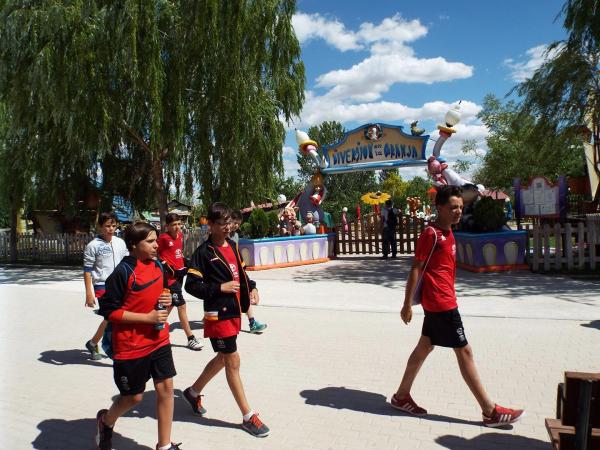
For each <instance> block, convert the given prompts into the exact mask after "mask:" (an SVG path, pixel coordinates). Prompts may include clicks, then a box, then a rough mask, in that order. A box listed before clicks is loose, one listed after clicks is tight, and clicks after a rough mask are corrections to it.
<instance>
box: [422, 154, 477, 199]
mask: <svg viewBox="0 0 600 450" xmlns="http://www.w3.org/2000/svg"><path fill="white" fill-rule="evenodd" d="M427 171H428V172H429V174H430V175H431V177H432V178H433V184H434V185H435V186H437V187H440V186H444V185H451V186H459V187H461V188H462V189H463V195H462V197H463V202H464V203H465V204H469V203H471V202H473V201H474V200H476V199H477V197H479V192H480V191H483V190H484V187H483V186H481V185H479V186H476V185H475V184H473V183H472V182H471V181H469V180H466V179H464V178H462V177H461V176H460V175H459V174H458V173H456V172H455V171H454V170H452V169H451V168H450V167H448V164H447V163H446V160H445V159H444V158H443V157H441V156H437V157H436V156H433V155H432V156H430V157H429V159H428V160H427Z"/></svg>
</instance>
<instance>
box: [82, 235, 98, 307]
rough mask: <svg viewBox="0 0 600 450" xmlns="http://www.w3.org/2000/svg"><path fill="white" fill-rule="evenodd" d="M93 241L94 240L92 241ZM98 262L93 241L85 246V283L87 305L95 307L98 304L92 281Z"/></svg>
mask: <svg viewBox="0 0 600 450" xmlns="http://www.w3.org/2000/svg"><path fill="white" fill-rule="evenodd" d="M92 242H93V241H92ZM95 263H96V252H95V250H94V247H93V246H92V245H91V242H90V243H89V244H88V245H86V246H85V250H84V251H83V283H84V285H85V306H88V307H90V308H93V307H94V306H95V305H96V296H95V295H94V284H93V282H92V270H93V269H94V264H95Z"/></svg>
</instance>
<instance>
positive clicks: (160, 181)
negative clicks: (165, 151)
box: [152, 158, 169, 228]
mask: <svg viewBox="0 0 600 450" xmlns="http://www.w3.org/2000/svg"><path fill="white" fill-rule="evenodd" d="M152 178H153V182H154V190H155V195H156V202H157V203H158V213H159V214H160V226H161V228H162V227H164V225H165V218H166V216H167V212H168V211H167V208H168V206H167V204H168V202H169V201H168V198H167V191H166V190H165V179H164V177H163V171H162V159H160V158H154V159H153V160H152Z"/></svg>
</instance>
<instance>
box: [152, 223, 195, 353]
mask: <svg viewBox="0 0 600 450" xmlns="http://www.w3.org/2000/svg"><path fill="white" fill-rule="evenodd" d="M158 258H159V260H160V261H161V262H162V263H163V266H164V267H165V269H166V276H167V283H168V285H169V290H170V291H171V298H172V300H173V302H172V305H173V306H175V307H176V308H177V314H178V315H179V323H180V324H181V328H182V329H183V332H184V333H185V335H186V336H187V341H188V342H187V348H189V349H190V350H196V351H198V350H202V347H203V346H204V345H203V344H202V342H201V339H200V340H199V339H196V336H194V333H192V328H191V327H190V321H189V319H188V316H187V310H186V306H185V299H184V298H183V292H182V286H183V277H184V276H185V274H186V273H187V270H188V269H187V267H186V263H185V259H184V257H183V233H182V232H181V218H180V217H179V216H178V215H177V214H175V213H169V214H167V216H166V218H165V233H162V234H161V235H160V237H159V238H158Z"/></svg>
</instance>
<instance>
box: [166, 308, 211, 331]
mask: <svg viewBox="0 0 600 450" xmlns="http://www.w3.org/2000/svg"><path fill="white" fill-rule="evenodd" d="M171 314H173V313H171ZM175 315H177V313H176V312H175ZM190 328H191V329H192V331H194V330H203V329H204V323H203V322H202V321H200V320H190ZM169 330H170V331H171V332H173V331H174V330H183V328H181V322H173V323H169Z"/></svg>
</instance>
